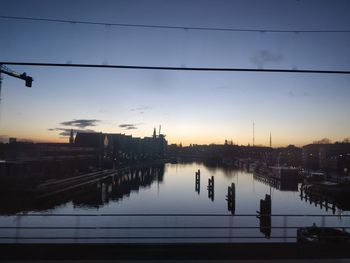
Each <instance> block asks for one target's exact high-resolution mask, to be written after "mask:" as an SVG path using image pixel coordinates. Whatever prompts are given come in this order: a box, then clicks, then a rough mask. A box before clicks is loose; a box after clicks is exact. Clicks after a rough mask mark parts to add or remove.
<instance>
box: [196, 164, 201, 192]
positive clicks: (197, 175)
mask: <svg viewBox="0 0 350 263" xmlns="http://www.w3.org/2000/svg"><path fill="white" fill-rule="evenodd" d="M200 186H201V171H200V170H199V169H198V172H196V179H195V190H196V192H197V193H198V194H199V193H200V191H201V190H200Z"/></svg>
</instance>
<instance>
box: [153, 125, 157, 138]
mask: <svg viewBox="0 0 350 263" xmlns="http://www.w3.org/2000/svg"><path fill="white" fill-rule="evenodd" d="M156 137H157V133H156V127H154V129H153V139H155V138H156Z"/></svg>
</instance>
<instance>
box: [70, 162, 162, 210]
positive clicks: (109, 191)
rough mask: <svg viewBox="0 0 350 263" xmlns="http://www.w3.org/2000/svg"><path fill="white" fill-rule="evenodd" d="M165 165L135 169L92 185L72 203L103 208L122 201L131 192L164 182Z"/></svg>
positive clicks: (74, 198) (76, 196) (75, 197)
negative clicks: (154, 183) (112, 202)
mask: <svg viewBox="0 0 350 263" xmlns="http://www.w3.org/2000/svg"><path fill="white" fill-rule="evenodd" d="M163 177H164V165H162V166H154V167H149V168H141V169H133V170H130V172H128V173H125V174H123V175H121V176H111V177H108V178H106V179H105V180H103V181H100V182H98V183H97V184H92V185H90V186H89V187H88V188H87V189H84V190H83V191H82V192H81V193H80V194H79V195H74V197H73V199H72V201H73V204H74V205H75V206H78V207H96V208H97V207H101V206H104V205H106V204H108V203H109V202H110V201H117V202H118V201H120V200H122V199H123V197H125V196H130V193H131V192H138V191H139V189H140V188H145V187H148V186H150V185H151V184H152V183H153V182H155V181H156V182H162V181H163Z"/></svg>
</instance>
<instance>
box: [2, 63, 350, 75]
mask: <svg viewBox="0 0 350 263" xmlns="http://www.w3.org/2000/svg"><path fill="white" fill-rule="evenodd" d="M0 64H4V65H17V66H37V67H77V68H114V69H139V70H170V71H222V72H278V73H312V74H343V75H350V71H349V70H312V69H259V68H258V69H254V68H209V67H163V66H132V65H101V64H65V63H34V62H10V61H0Z"/></svg>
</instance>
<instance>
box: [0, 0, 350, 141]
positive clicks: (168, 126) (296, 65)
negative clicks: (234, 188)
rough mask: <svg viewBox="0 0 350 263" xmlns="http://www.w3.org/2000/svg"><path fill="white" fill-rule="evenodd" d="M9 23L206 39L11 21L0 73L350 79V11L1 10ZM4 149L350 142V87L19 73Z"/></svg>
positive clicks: (190, 4)
mask: <svg viewBox="0 0 350 263" xmlns="http://www.w3.org/2000/svg"><path fill="white" fill-rule="evenodd" d="M0 2H1V3H0V6H1V9H0V16H24V17H36V18H50V19H66V20H81V21H94V22H106V23H129V24H152V25H169V26H183V27H219V28H244V29H261V30H264V29H275V30H293V31H296V33H269V32H225V31H197V30H191V29H156V28H135V27H115V26H109V25H84V24H79V23H50V22H39V21H20V20H10V19H2V18H0V27H1V37H0V39H1V41H0V61H14V62H16V61H17V62H48V63H87V64H109V65H140V66H169V67H237V68H278V69H314V70H350V51H349V46H350V33H300V32H297V31H298V30H350V16H349V15H348V14H349V13H350V2H349V1H346V0H344V1H341V0H299V1H296V0H283V1H281V0H276V1H269V0H264V1H258V0H257V1H252V0H243V1H238V0H237V1H233V0H228V1H223V0H215V1H214V0H211V1H209V0H198V1H196V0H184V1H181V0H176V1H170V0H159V1H152V0H149V1H133V0H125V1H114V0H113V1H108V0H100V1H98V0H84V1H79V0H75V1H69V0H66V1H65V0H57V1H55V0H41V1H40V0H23V1H19V0H1V1H0ZM9 67H11V69H13V70H16V71H18V72H27V74H29V75H30V76H32V77H33V78H34V82H33V87H32V88H31V89H29V88H26V87H25V86H24V82H23V81H22V80H19V79H15V78H12V77H9V76H6V75H4V76H3V82H2V93H1V99H2V100H1V105H0V110H1V112H0V139H2V140H7V139H8V137H17V138H19V139H28V140H34V141H52V142H67V141H68V137H67V136H66V135H67V132H68V131H69V130H70V129H74V130H75V131H78V130H85V131H97V132H110V133H125V134H130V135H133V136H135V137H144V136H150V135H152V133H153V128H154V127H156V128H157V131H158V129H159V125H161V132H162V133H164V134H166V138H167V140H168V142H169V143H182V144H183V145H188V144H193V143H195V144H210V143H223V142H224V140H225V139H227V140H232V141H233V142H234V143H236V144H240V145H241V144H243V145H247V144H252V137H253V122H254V123H255V144H258V145H268V143H269V136H270V132H271V134H272V143H273V146H284V145H289V144H295V145H304V144H308V143H311V142H313V141H315V140H320V139H322V138H330V139H331V140H332V141H341V140H343V139H344V138H347V137H350V121H349V113H350V103H349V98H350V88H349V84H350V75H331V74H295V73H261V72H257V73H251V72H193V71H191V72H189V71H147V70H127V69H93V68H89V69H87V68H57V67H33V66H9Z"/></svg>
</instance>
